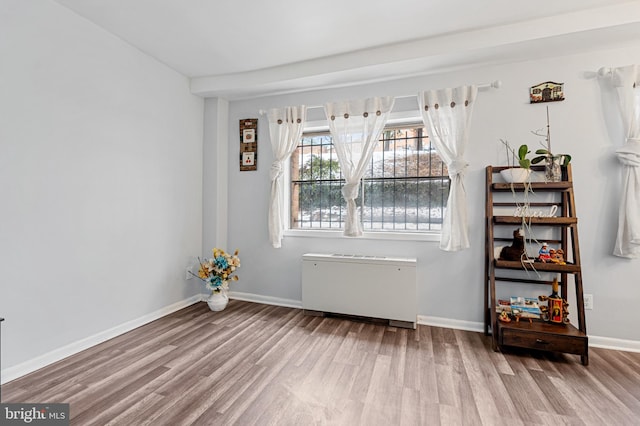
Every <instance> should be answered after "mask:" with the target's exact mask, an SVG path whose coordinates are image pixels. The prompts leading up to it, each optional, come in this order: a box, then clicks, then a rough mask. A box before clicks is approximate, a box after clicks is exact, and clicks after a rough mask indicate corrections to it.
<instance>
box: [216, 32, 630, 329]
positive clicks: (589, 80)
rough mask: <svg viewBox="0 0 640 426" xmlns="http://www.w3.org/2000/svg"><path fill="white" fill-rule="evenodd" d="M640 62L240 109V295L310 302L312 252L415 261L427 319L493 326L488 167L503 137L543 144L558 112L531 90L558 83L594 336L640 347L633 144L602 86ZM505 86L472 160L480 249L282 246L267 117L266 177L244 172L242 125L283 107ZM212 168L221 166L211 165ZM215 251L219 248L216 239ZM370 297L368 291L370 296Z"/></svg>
mask: <svg viewBox="0 0 640 426" xmlns="http://www.w3.org/2000/svg"><path fill="white" fill-rule="evenodd" d="M550 47H552V46H550ZM638 62H640V45H639V44H638V43H637V42H636V43H635V44H634V43H630V44H629V45H625V46H617V47H615V48H614V49H611V50H607V51H594V52H589V53H584V54H579V55H574V56H564V57H558V58H552V59H543V60H535V59H532V60H531V61H528V62H515V63H511V64H500V65H495V66H483V67H478V68H475V69H468V70H463V71H457V72H451V73H447V74H441V75H433V76H425V77H419V78H412V79H406V80H400V81H395V82H386V83H379V84H375V85H368V86H360V87H351V88H340V89H332V90H323V91H317V92H309V93H303V94H295V95H287V96H275V97H267V98H257V99H252V100H244V101H237V102H232V103H231V104H230V111H229V127H230V129H231V131H230V132H229V147H230V148H229V156H228V158H229V160H228V161H229V164H230V165H231V166H230V170H229V207H228V216H229V236H228V238H229V249H235V248H240V249H241V250H242V256H241V258H242V268H241V270H240V281H239V282H238V283H235V284H237V285H234V290H236V291H238V292H245V293H252V294H254V295H259V296H262V297H274V298H279V299H289V300H290V301H299V300H300V298H301V287H300V272H301V262H300V259H301V255H302V254H303V253H306V252H328V253H334V252H340V253H359V254H368V255H397V256H411V257H417V258H418V282H419V291H418V293H419V294H418V304H419V308H418V312H419V314H420V315H424V316H429V317H439V318H445V319H447V320H453V321H454V322H455V321H462V322H469V323H471V324H480V323H481V322H482V321H483V312H482V298H483V273H484V269H483V268H484V266H483V256H484V193H485V189H484V168H485V166H486V165H489V164H504V161H505V159H504V156H501V155H500V154H499V153H502V152H503V149H501V148H500V143H499V139H500V138H507V139H508V140H509V141H511V143H512V144H513V145H516V146H517V145H519V144H521V143H528V144H529V145H533V146H534V145H537V143H538V141H539V138H537V137H535V136H533V135H531V133H530V131H531V130H536V129H540V128H543V127H544V126H545V124H546V122H545V105H546V104H545V105H530V104H529V103H528V102H529V101H528V89H529V87H530V86H533V85H534V84H538V83H540V82H544V81H547V80H553V81H559V82H564V83H565V94H566V98H567V99H566V100H565V101H563V102H559V103H553V104H548V105H549V108H550V111H551V131H552V147H553V149H554V150H555V151H556V152H563V153H570V154H572V155H573V168H574V180H575V193H576V202H577V213H578V216H579V230H580V248H581V252H582V263H583V267H584V269H583V270H584V272H583V275H584V276H583V279H584V286H585V292H586V293H592V294H593V295H594V309H593V310H592V311H587V330H588V333H589V334H590V335H592V336H600V337H603V338H611V339H622V340H627V341H635V342H637V341H640V328H638V327H637V324H638V323H639V317H638V313H637V306H638V303H639V302H640V286H638V284H637V282H638V279H637V277H638V276H639V275H640V260H635V261H630V260H626V259H620V258H616V257H613V256H611V254H610V253H611V251H612V247H613V242H614V239H615V229H616V223H617V214H618V209H617V201H618V198H619V196H618V187H619V172H618V166H617V163H616V160H615V157H614V155H613V152H614V150H615V148H616V147H617V146H619V145H620V144H621V142H622V137H621V132H620V131H619V129H618V128H617V127H616V126H618V123H617V122H615V121H614V122H613V123H611V124H610V125H608V124H607V123H606V122H605V119H604V117H605V115H607V116H609V115H613V114H612V111H615V108H617V105H616V104H610V103H608V102H610V99H608V97H609V95H611V92H610V90H609V91H608V92H607V90H608V89H607V88H606V87H603V88H601V82H599V81H598V80H596V79H595V78H594V77H595V71H597V70H598V69H599V68H600V67H602V66H622V65H627V64H629V63H638ZM495 79H500V80H502V82H503V88H501V89H499V90H491V91H483V92H481V93H480V94H479V98H478V101H477V103H476V107H475V111H474V117H473V125H472V132H471V140H470V147H469V149H468V154H467V158H468V160H469V162H470V163H471V164H470V167H469V169H468V173H467V177H466V188H467V195H468V204H469V209H470V214H469V219H470V225H471V245H472V246H471V248H470V249H469V250H466V251H462V252H457V253H447V252H443V251H440V250H439V249H438V246H437V243H431V242H402V241H392V242H390V241H380V240H362V239H348V238H341V239H323V238H299V237H286V238H285V239H284V241H283V245H282V248H281V249H273V248H272V247H271V246H270V244H269V242H268V235H267V205H268V203H267V200H268V192H269V166H270V162H271V159H272V154H271V150H270V145H269V140H268V125H267V120H266V118H265V117H260V122H259V125H258V128H259V130H258V137H259V144H258V145H259V148H258V149H259V154H260V157H259V161H258V171H256V172H239V170H238V166H237V155H238V147H239V142H238V137H237V135H236V133H237V126H238V120H239V119H242V118H256V117H258V111H259V110H260V109H266V108H270V107H276V106H285V105H299V104H306V105H321V104H322V103H323V102H326V101H334V100H340V99H351V98H359V97H366V96H382V95H393V96H402V95H409V94H413V93H416V92H417V91H419V90H424V89H430V88H440V87H452V86H457V85H460V84H467V83H486V82H490V81H493V80H495ZM603 91H604V94H603ZM212 166H214V164H210V165H209V166H208V167H212ZM206 198H207V194H205V200H206ZM204 244H205V246H206V245H207V244H212V242H209V241H207V240H205V241H204ZM327 279H330V277H328V278H327ZM545 290H546V289H545ZM390 291H392V290H390ZM543 292H544V291H543ZM539 293H540V291H538V294H539ZM337 297H339V295H337ZM365 297H367V295H366V294H363V298H365ZM574 320H575V317H574ZM605 340H606V339H605ZM600 341H601V342H602V341H603V339H600Z"/></svg>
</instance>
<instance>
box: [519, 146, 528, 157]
mask: <svg viewBox="0 0 640 426" xmlns="http://www.w3.org/2000/svg"><path fill="white" fill-rule="evenodd" d="M528 153H529V147H528V146H527V145H520V148H518V158H520V160H524V158H525V157H526V156H527V154H528Z"/></svg>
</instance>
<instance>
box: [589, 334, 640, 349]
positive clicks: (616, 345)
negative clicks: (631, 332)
mask: <svg viewBox="0 0 640 426" xmlns="http://www.w3.org/2000/svg"><path fill="white" fill-rule="evenodd" d="M589 346H593V347H594V348H602V349H613V350H616V351H626V352H640V342H638V341H636V340H625V339H613V338H611V337H600V336H589Z"/></svg>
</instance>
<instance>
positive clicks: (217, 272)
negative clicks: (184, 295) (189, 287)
mask: <svg viewBox="0 0 640 426" xmlns="http://www.w3.org/2000/svg"><path fill="white" fill-rule="evenodd" d="M212 252H213V257H211V258H210V259H204V260H201V259H200V258H198V261H199V262H200V269H199V270H198V275H196V274H194V273H192V272H191V275H193V276H194V277H197V278H199V279H200V280H202V281H203V282H204V283H205V286H206V288H208V289H209V290H211V296H210V297H209V299H207V303H208V304H209V308H210V309H211V310H212V311H221V310H223V309H224V308H225V307H226V306H227V302H228V301H229V297H228V296H227V290H228V289H229V281H238V276H237V275H236V269H237V268H239V267H240V258H239V257H238V253H239V251H238V250H236V251H235V253H234V254H229V253H227V252H225V251H224V250H222V249H219V248H214V249H213V250H212Z"/></svg>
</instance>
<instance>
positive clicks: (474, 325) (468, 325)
mask: <svg viewBox="0 0 640 426" xmlns="http://www.w3.org/2000/svg"><path fill="white" fill-rule="evenodd" d="M418 324H420V325H429V326H431V327H442V328H453V329H454V330H465V331H476V332H478V333H484V323H482V322H475V321H463V320H456V319H450V318H441V317H429V316H426V315H418Z"/></svg>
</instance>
